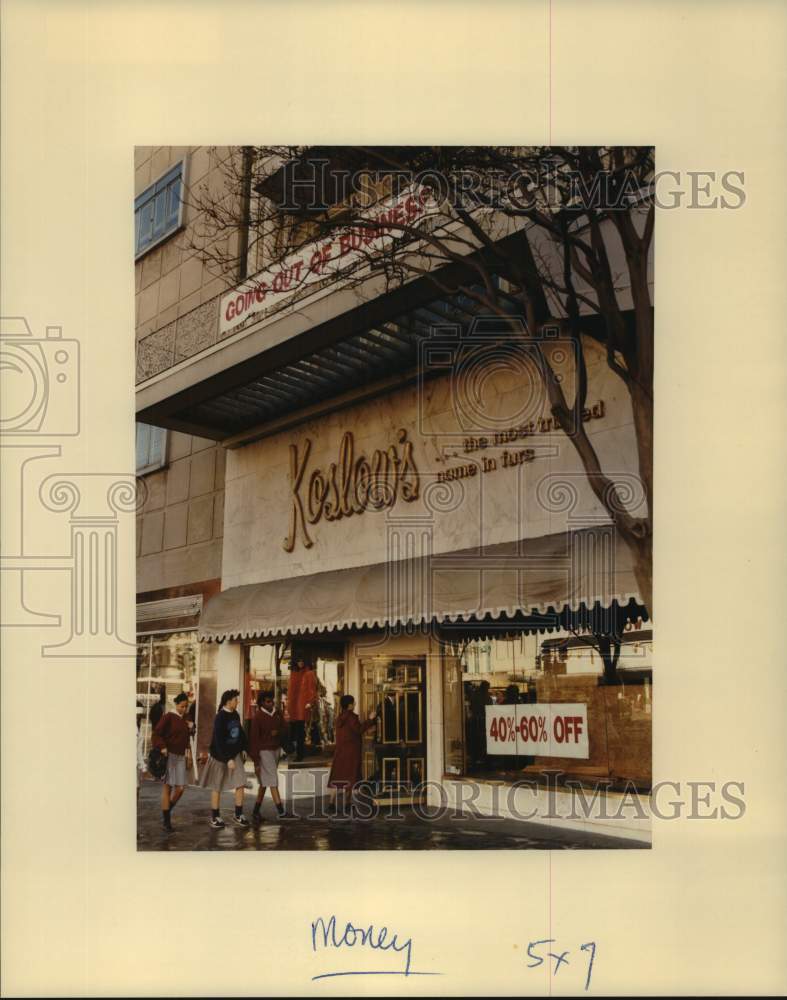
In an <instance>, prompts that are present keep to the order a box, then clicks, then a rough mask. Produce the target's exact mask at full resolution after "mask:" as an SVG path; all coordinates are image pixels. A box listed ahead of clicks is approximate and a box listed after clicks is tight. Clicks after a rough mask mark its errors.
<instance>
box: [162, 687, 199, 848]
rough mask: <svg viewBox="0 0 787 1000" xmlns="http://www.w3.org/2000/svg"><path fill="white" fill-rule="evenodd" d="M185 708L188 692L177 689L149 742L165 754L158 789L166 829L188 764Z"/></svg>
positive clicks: (187, 706) (187, 724) (178, 797)
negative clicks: (172, 705)
mask: <svg viewBox="0 0 787 1000" xmlns="http://www.w3.org/2000/svg"><path fill="white" fill-rule="evenodd" d="M188 708H189V696H188V695H187V694H186V693H185V692H183V691H181V693H180V694H179V695H176V696H175V711H174V712H165V713H164V715H162V716H161V718H160V719H159V721H158V723H157V725H156V728H155V729H154V730H153V746H154V747H157V748H158V749H159V750H160V751H161V753H162V756H164V757H166V758H167V770H166V773H165V775H164V787H163V788H162V790H161V822H162V825H163V827H164V829H165V830H166V831H167V832H168V833H169V832H171V830H172V819H171V817H172V810H173V809H174V808H175V806H176V804H177V802H178V800H179V799H180V797H181V795H182V794H183V789H184V787H185V785H186V767H187V766H188V767H191V749H190V747H189V737H190V736H191V724H190V723H189V722H187V721H186V718H185V715H186V712H187V711H188Z"/></svg>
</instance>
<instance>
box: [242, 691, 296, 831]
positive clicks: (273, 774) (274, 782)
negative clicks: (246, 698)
mask: <svg viewBox="0 0 787 1000" xmlns="http://www.w3.org/2000/svg"><path fill="white" fill-rule="evenodd" d="M286 739H287V733H286V723H285V722H284V716H283V715H282V714H281V712H280V711H279V710H278V709H277V708H276V705H275V704H274V701H273V691H260V693H259V695H258V696H257V711H256V713H255V714H254V717H253V718H252V720H251V733H250V736H249V752H250V754H251V759H252V761H253V762H254V770H255V771H256V772H257V780H258V781H259V785H260V787H259V789H258V791H257V801H256V802H255V803H254V810H253V812H252V822H253V823H254V824H255V826H256V825H258V824H259V823H261V822H262V816H261V815H260V810H261V809H262V800H263V799H264V798H265V789H266V788H270V790H271V798H272V799H273V802H274V804H275V806H276V812H277V813H278V814H279V816H284V806H283V805H282V801H281V795H279V771H278V765H279V758H280V757H281V755H282V747H283V746H284V744H285V742H286Z"/></svg>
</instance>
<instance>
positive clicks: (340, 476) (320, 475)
mask: <svg viewBox="0 0 787 1000" xmlns="http://www.w3.org/2000/svg"><path fill="white" fill-rule="evenodd" d="M311 446H312V445H311V440H310V439H309V438H306V439H305V440H304V442H303V446H302V447H301V448H299V447H298V445H297V444H291V445H290V501H291V506H290V527H289V531H288V533H287V537H286V538H285V540H284V549H285V551H287V552H292V551H293V549H294V548H295V543H296V540H297V539H298V538H300V539H301V541H302V542H303V544H304V546H305V547H306V548H307V549H308V548H311V546H312V545H313V542H312V539H311V537H310V535H309V531H308V527H307V525H310V524H317V522H318V521H319V520H320V519H321V518H323V517H324V518H325V520H326V521H338V520H339V519H340V518H343V517H352V516H353V515H354V514H363V513H364V511H367V510H384V509H385V508H387V507H393V505H394V504H395V503H396V502H397V500H398V499H399V498H401V499H402V500H406V501H413V500H416V499H417V498H418V492H419V487H418V469H417V468H416V465H415V460H414V459H413V446H412V442H410V441H409V440H408V438H407V431H406V430H404V429H402V430H400V431H399V432H398V433H397V435H396V442H395V443H394V444H391V445H389V446H388V447H387V448H378V449H377V450H376V451H374V452H372V454H371V455H370V456H369V457H368V458H367V457H366V455H364V454H363V453H361V454H359V455H356V454H355V439H354V438H353V435H352V432H351V431H347V432H346V433H345V435H344V437H343V438H342V442H341V445H340V446H339V456H338V461H337V462H331V463H330V465H329V466H328V468H327V469H323V468H319V467H318V468H314V469H312V470H311V471H310V472H308V473H307V469H308V464H309V455H310V453H311Z"/></svg>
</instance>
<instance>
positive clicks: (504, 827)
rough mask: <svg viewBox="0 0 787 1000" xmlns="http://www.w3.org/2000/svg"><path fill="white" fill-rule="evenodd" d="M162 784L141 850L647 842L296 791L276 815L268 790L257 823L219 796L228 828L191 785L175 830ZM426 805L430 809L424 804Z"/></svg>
mask: <svg viewBox="0 0 787 1000" xmlns="http://www.w3.org/2000/svg"><path fill="white" fill-rule="evenodd" d="M160 797H161V785H160V784H159V783H158V782H153V781H145V782H143V785H142V789H141V790H140V796H139V805H138V810H137V849H138V850H140V851H263V850H278V851H374V850H388V851H421V850H463V851H468V850H470V851H477V850H541V851H544V850H546V851H550V850H588V849H590V850H598V849H610V848H612V849H619V848H628V849H634V850H636V849H643V848H645V849H647V848H648V846H649V845H647V844H644V843H641V842H639V841H633V840H624V839H620V838H613V837H606V836H600V835H598V834H589V833H581V832H578V831H573V830H558V829H553V828H550V827H549V826H547V825H546V824H542V823H528V822H523V821H517V820H512V819H490V818H485V817H480V816H469V815H467V814H458V813H456V812H452V813H450V814H443V815H442V816H440V817H439V818H436V819H425V818H424V817H423V815H418V814H417V812H416V811H415V810H414V809H413V808H412V807H411V806H407V805H402V806H398V807H393V808H391V807H385V806H382V807H380V810H379V815H377V816H376V817H375V818H373V819H359V818H355V819H350V818H343V817H342V816H341V815H338V816H330V815H329V814H327V810H326V808H325V807H326V803H327V800H326V799H323V798H322V797H319V796H303V797H299V798H295V799H293V800H292V802H291V803H289V804H288V809H289V810H290V811H291V815H290V816H289V817H287V818H284V819H279V817H278V816H277V815H276V810H275V808H274V806H273V803H272V802H271V801H270V798H269V797H268V796H267V795H266V798H265V802H264V804H263V808H262V820H263V821H262V823H261V825H260V826H259V827H258V828H254V827H250V828H245V829H244V828H243V827H238V826H236V825H235V824H234V823H233V821H232V817H233V815H234V810H233V797H232V795H231V793H226V794H224V795H223V796H222V801H221V815H222V819H223V820H224V822H225V823H226V824H227V825H226V827H225V829H223V830H213V829H211V827H210V825H209V823H210V815H211V813H210V793H209V792H208V791H206V790H205V789H202V788H195V787H189V788H187V789H186V791H185V792H184V794H183V798H182V799H181V800H180V802H179V803H178V805H177V806H176V808H175V809H174V810H173V813H172V826H173V828H174V829H173V832H172V833H166V832H165V831H164V830H163V829H162V826H161V812H160V807H159V802H160ZM253 805H254V793H252V791H251V790H249V791H247V794H246V801H245V804H244V814H245V816H246V818H247V819H249V820H251V813H252V807H253ZM423 812H428V810H427V809H424V810H423Z"/></svg>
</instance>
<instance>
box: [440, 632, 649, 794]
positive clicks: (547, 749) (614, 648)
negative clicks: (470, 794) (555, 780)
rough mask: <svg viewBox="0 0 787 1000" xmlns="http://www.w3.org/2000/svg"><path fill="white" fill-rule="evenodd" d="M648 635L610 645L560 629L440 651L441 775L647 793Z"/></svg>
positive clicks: (636, 634) (631, 636)
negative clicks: (546, 780) (543, 779)
mask: <svg viewBox="0 0 787 1000" xmlns="http://www.w3.org/2000/svg"><path fill="white" fill-rule="evenodd" d="M651 643H652V631H651V630H649V629H648V630H644V629H642V628H641V627H640V628H630V629H629V630H627V631H626V632H624V634H623V636H621V640H620V642H619V643H618V644H617V645H615V644H614V643H613V642H610V640H609V639H605V638H604V637H599V636H592V635H572V634H568V633H559V634H555V635H553V636H550V638H548V639H543V638H542V637H539V636H526V635H522V636H516V637H508V638H500V639H483V640H480V639H473V640H468V641H465V642H464V643H462V644H461V646H456V645H454V646H451V647H447V648H446V652H445V653H444V657H443V659H444V684H443V716H444V732H445V747H444V749H445V772H446V774H448V775H464V776H467V777H475V778H479V779H487V780H490V779H491V780H502V781H508V782H513V781H521V780H524V779H528V778H531V779H533V778H535V779H538V777H539V775H540V774H542V773H543V772H544V771H546V770H548V771H550V772H555V771H560V772H562V775H561V778H560V779H559V780H565V779H572V780H575V781H578V782H580V783H583V782H587V783H592V782H595V781H610V782H611V783H612V787H613V788H623V787H626V786H627V785H629V786H633V787H634V788H636V789H638V790H640V791H649V790H650V786H651V780H652V753H651V738H652V723H653V716H652V710H653V669H652V663H651V655H650V654H651Z"/></svg>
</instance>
